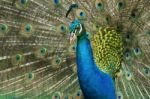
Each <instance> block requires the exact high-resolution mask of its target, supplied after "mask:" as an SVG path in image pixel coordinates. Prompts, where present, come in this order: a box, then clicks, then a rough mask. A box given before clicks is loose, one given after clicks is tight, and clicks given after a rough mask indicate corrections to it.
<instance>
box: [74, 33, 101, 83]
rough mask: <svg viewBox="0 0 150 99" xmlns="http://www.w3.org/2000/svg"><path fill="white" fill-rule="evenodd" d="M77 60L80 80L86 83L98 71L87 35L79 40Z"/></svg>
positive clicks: (83, 35) (83, 34)
mask: <svg viewBox="0 0 150 99" xmlns="http://www.w3.org/2000/svg"><path fill="white" fill-rule="evenodd" d="M76 58H77V67H78V68H77V69H78V76H79V80H80V81H81V82H86V80H88V78H90V77H91V76H92V75H93V74H95V71H96V70H98V68H97V66H96V65H95V63H94V59H93V53H92V48H91V44H90V41H89V39H88V38H87V35H86V33H82V35H81V36H80V37H78V39H77V52H76ZM99 72H101V71H99Z"/></svg>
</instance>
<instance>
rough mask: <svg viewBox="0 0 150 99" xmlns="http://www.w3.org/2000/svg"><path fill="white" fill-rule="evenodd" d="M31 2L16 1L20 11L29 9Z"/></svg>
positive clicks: (27, 0)
mask: <svg viewBox="0 0 150 99" xmlns="http://www.w3.org/2000/svg"><path fill="white" fill-rule="evenodd" d="M29 1H30V0H16V7H17V8H18V9H25V8H27V7H28V4H29Z"/></svg>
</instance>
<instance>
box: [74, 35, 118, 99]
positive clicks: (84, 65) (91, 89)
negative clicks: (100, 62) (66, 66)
mask: <svg viewBox="0 0 150 99" xmlns="http://www.w3.org/2000/svg"><path fill="white" fill-rule="evenodd" d="M76 56H77V57H76V58H77V69H78V70H77V71H78V77H79V83H80V87H81V89H82V91H83V94H84V97H85V99H116V95H115V87H114V83H113V80H112V78H111V76H109V75H108V74H106V73H104V72H102V71H101V70H99V69H98V67H97V66H96V65H95V63H94V60H93V53H92V48H91V45H90V41H89V40H88V38H87V36H86V33H83V35H82V36H81V37H78V40H77V51H76Z"/></svg>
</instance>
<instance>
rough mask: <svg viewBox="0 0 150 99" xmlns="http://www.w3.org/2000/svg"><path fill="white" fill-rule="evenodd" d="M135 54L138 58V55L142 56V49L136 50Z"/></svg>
mask: <svg viewBox="0 0 150 99" xmlns="http://www.w3.org/2000/svg"><path fill="white" fill-rule="evenodd" d="M134 54H135V55H136V56H138V55H141V49H140V48H138V47H137V48H134Z"/></svg>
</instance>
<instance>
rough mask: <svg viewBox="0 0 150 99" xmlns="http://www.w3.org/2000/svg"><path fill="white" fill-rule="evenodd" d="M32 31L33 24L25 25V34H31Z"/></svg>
mask: <svg viewBox="0 0 150 99" xmlns="http://www.w3.org/2000/svg"><path fill="white" fill-rule="evenodd" d="M31 30H32V25H31V24H26V25H25V32H27V33H29V32H31Z"/></svg>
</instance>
